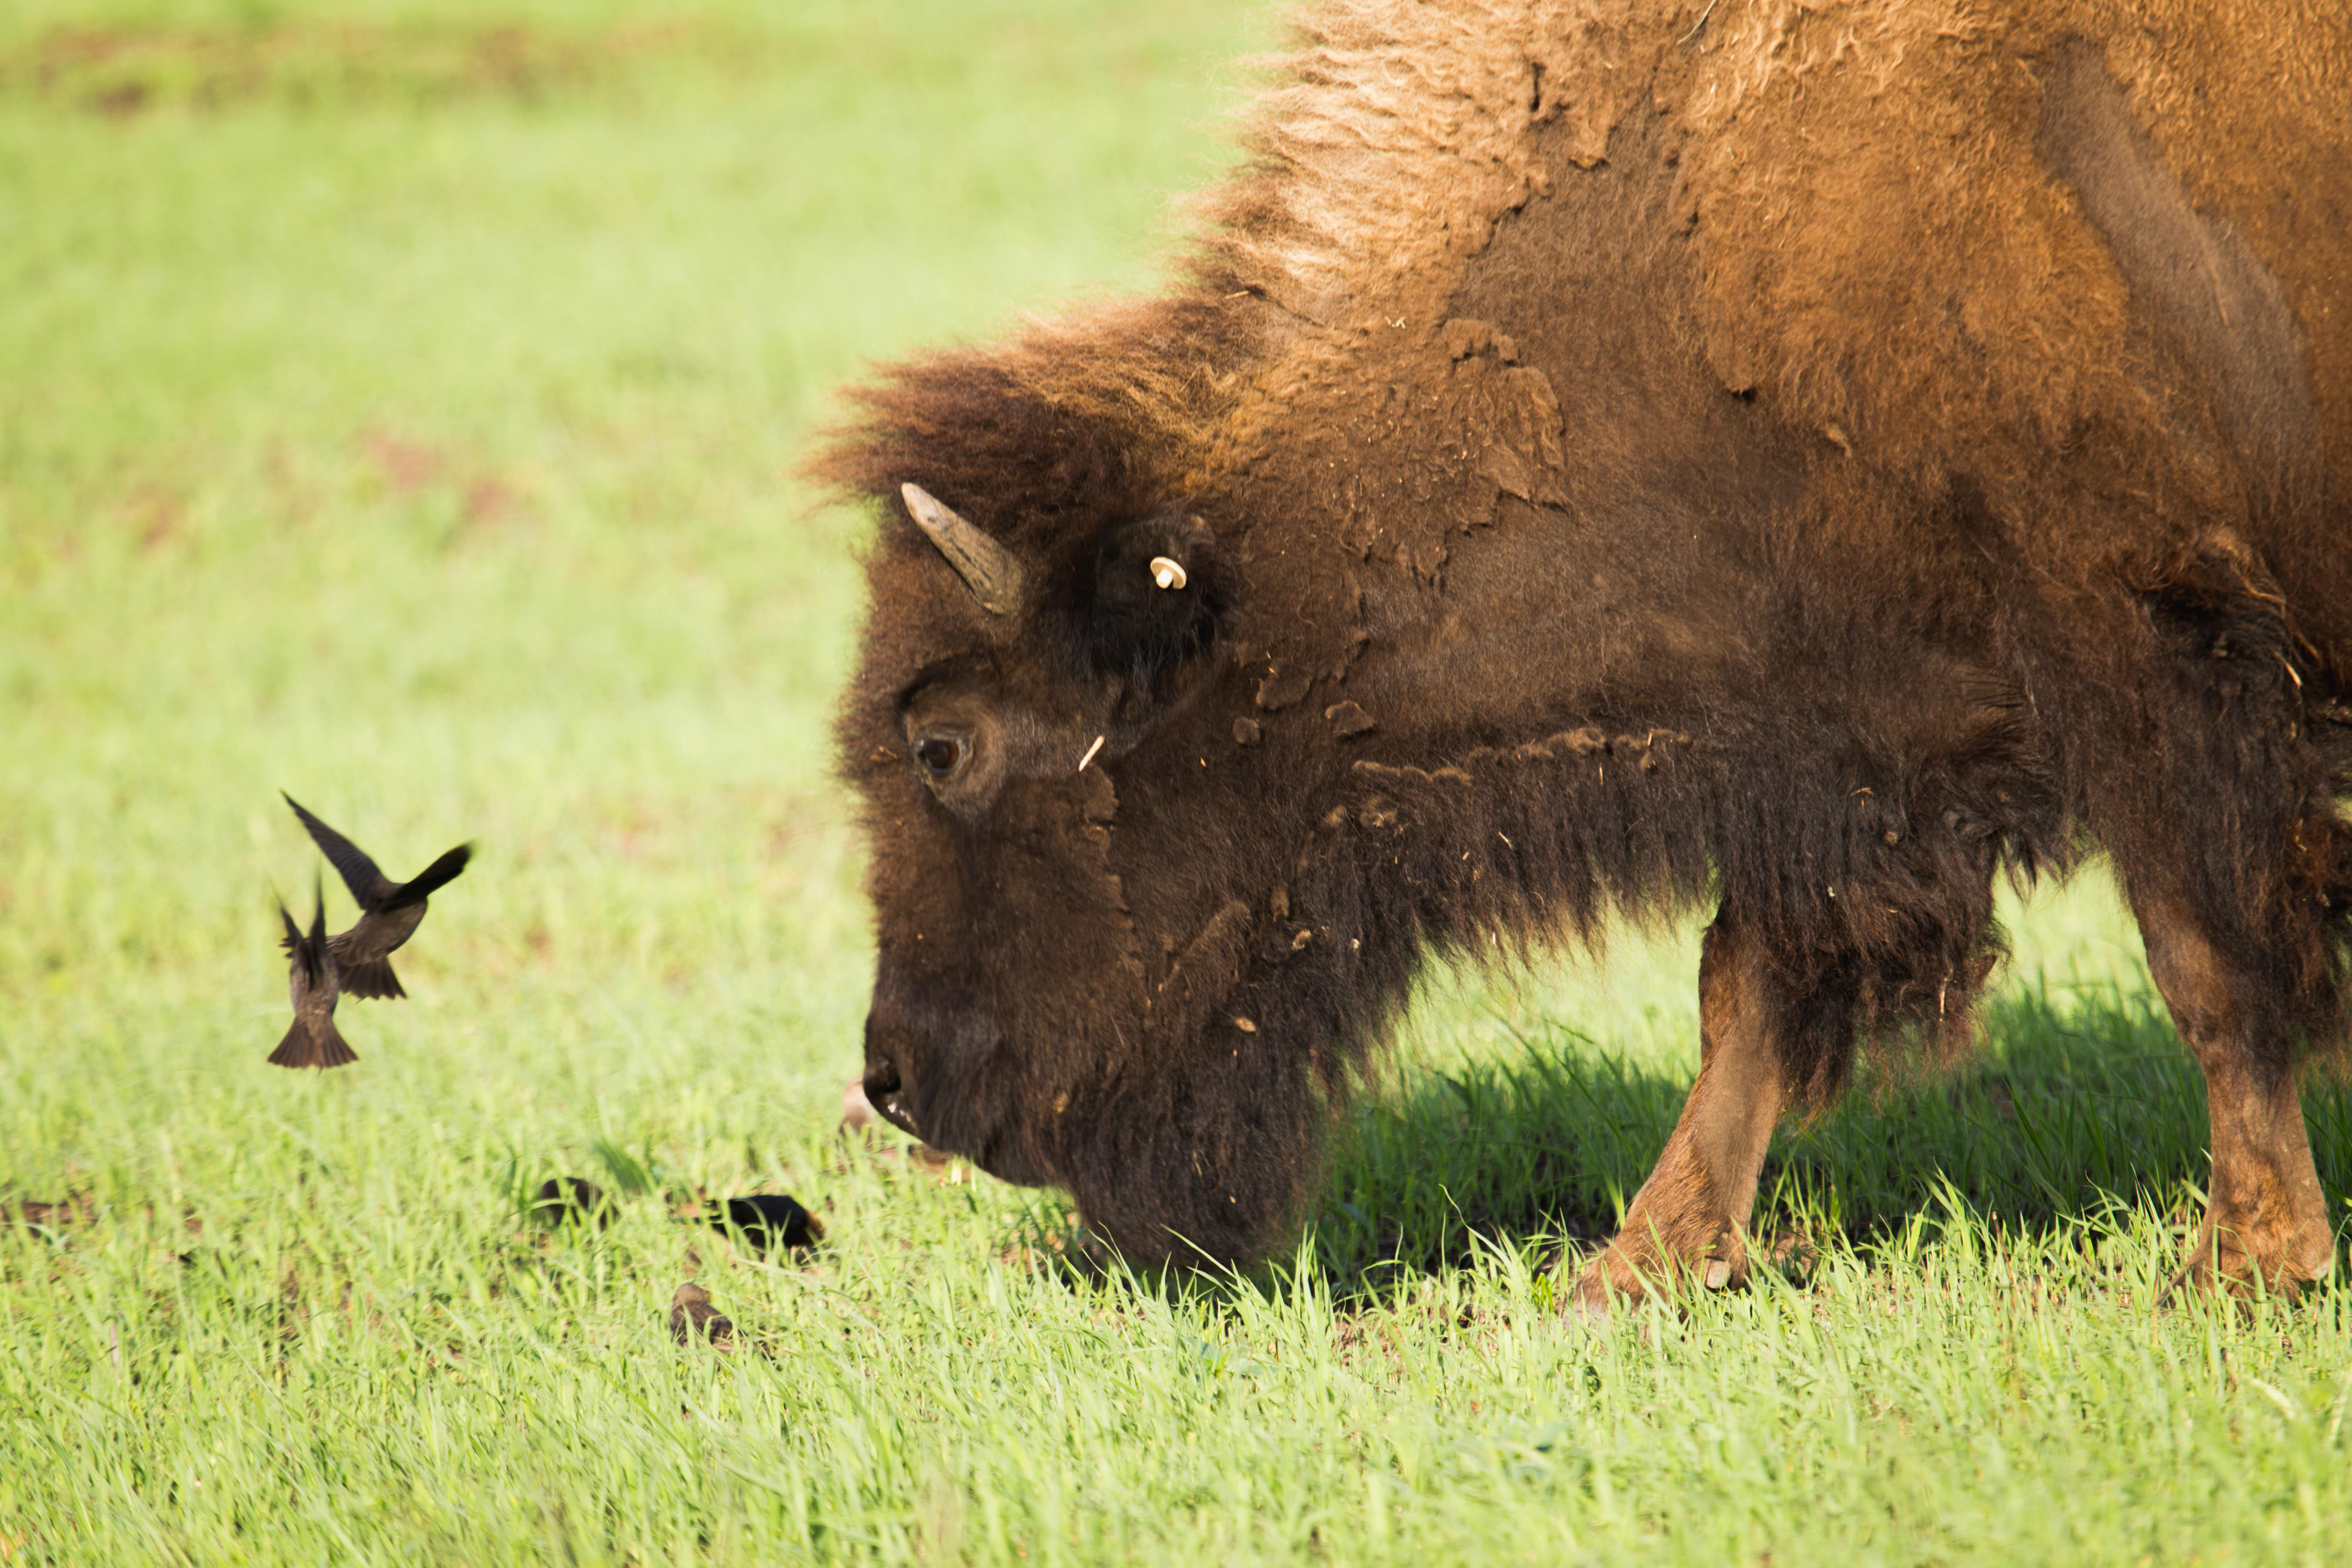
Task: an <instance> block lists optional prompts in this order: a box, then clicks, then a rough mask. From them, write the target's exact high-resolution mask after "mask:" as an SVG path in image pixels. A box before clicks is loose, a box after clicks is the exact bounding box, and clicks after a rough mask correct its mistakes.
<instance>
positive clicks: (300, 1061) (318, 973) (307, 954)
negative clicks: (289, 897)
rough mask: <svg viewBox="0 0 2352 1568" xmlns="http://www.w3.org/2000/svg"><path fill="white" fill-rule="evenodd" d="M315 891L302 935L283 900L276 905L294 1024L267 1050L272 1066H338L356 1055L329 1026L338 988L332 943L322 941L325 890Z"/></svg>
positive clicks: (333, 1012) (324, 928)
mask: <svg viewBox="0 0 2352 1568" xmlns="http://www.w3.org/2000/svg"><path fill="white" fill-rule="evenodd" d="M316 896H317V900H318V902H317V904H316V906H315V912H314V913H313V914H312V915H311V916H310V934H309V935H308V936H305V935H303V932H302V928H301V927H300V926H299V925H295V924H294V917H293V916H292V915H289V914H288V913H287V912H286V905H285V904H278V919H280V920H282V921H284V922H285V923H286V935H285V936H281V937H279V938H278V946H282V947H284V948H285V949H286V953H287V956H288V959H289V962H288V965H287V982H286V988H287V991H288V993H289V995H290V996H291V997H292V998H293V1001H294V1023H293V1027H292V1028H290V1029H289V1030H287V1031H286V1038H285V1039H284V1040H279V1041H278V1049H277V1050H276V1051H271V1052H270V1053H269V1064H270V1065H271V1066H272V1067H322V1068H323V1067H341V1066H342V1065H343V1064H344V1063H346V1062H352V1061H358V1060H359V1059H360V1053H359V1052H358V1051H353V1050H352V1048H351V1046H350V1045H349V1044H348V1043H347V1042H346V1041H345V1040H344V1039H343V1037H342V1034H341V1031H340V1030H337V1029H336V1028H335V1000H336V998H338V997H340V996H341V994H342V991H341V986H340V985H339V984H338V977H337V975H336V970H335V953H334V945H333V944H332V943H331V942H329V941H328V940H327V895H326V891H325V890H324V889H323V888H322V889H320V890H319V892H318V894H317V895H316Z"/></svg>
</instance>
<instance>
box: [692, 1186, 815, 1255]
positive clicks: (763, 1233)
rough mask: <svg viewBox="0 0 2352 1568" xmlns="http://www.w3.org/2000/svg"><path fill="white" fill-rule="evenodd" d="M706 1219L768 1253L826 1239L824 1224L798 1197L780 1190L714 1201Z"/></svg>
mask: <svg viewBox="0 0 2352 1568" xmlns="http://www.w3.org/2000/svg"><path fill="white" fill-rule="evenodd" d="M704 1218H708V1219H709V1221H710V1223H711V1224H713V1225H715V1226H717V1227H719V1228H720V1229H721V1230H733V1231H738V1232H740V1233H741V1235H742V1238H743V1240H744V1243H745V1245H747V1246H749V1247H751V1249H753V1250H754V1251H758V1252H766V1251H769V1250H771V1249H774V1248H777V1247H785V1248H801V1247H814V1246H815V1245H816V1244H817V1243H818V1242H820V1241H822V1240H824V1224H823V1223H822V1222H821V1221H819V1220H818V1218H817V1217H816V1216H815V1215H814V1214H811V1213H810V1212H809V1211H808V1209H807V1207H805V1206H803V1204H802V1203H801V1202H800V1200H799V1199H797V1198H792V1197H785V1196H784V1195H783V1194H782V1193H780V1192H756V1193H753V1194H752V1195H751V1197H730V1198H728V1199H726V1200H724V1201H723V1202H719V1203H713V1204H711V1205H710V1206H709V1208H708V1209H707V1210H706V1212H705V1215H704Z"/></svg>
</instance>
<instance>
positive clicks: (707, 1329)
mask: <svg viewBox="0 0 2352 1568" xmlns="http://www.w3.org/2000/svg"><path fill="white" fill-rule="evenodd" d="M669 1332H670V1335H671V1337H672V1338H674V1339H676V1340H677V1343H680V1344H692V1343H694V1342H695V1341H696V1340H698V1339H702V1340H708V1341H709V1343H710V1345H711V1347H712V1348H713V1349H715V1350H732V1349H733V1348H734V1346H735V1324H734V1322H732V1321H731V1320H730V1319H728V1318H726V1317H723V1316H721V1315H720V1314H719V1309H718V1308H717V1307H714V1306H712V1305H711V1304H710V1292H709V1291H706V1290H704V1289H703V1288H702V1287H701V1286H699V1285H698V1284H696V1283H695V1282H694V1281H691V1280H688V1281H687V1282H686V1283H685V1284H683V1285H680V1286H679V1287H678V1288H677V1294H675V1295H673V1296H672V1297H670V1299H669Z"/></svg>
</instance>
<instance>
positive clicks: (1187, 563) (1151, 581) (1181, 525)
mask: <svg viewBox="0 0 2352 1568" xmlns="http://www.w3.org/2000/svg"><path fill="white" fill-rule="evenodd" d="M1088 588H1089V592H1088V594H1087V605H1086V609H1085V616H1084V632H1083V635H1084V637H1085V640H1086V644H1087V658H1088V662H1089V663H1091V664H1093V665H1094V667H1095V668H1096V669H1097V670H1098V671H1101V672H1102V673H1104V674H1115V675H1118V676H1119V677H1120V678H1122V679H1124V680H1126V681H1127V682H1129V684H1130V685H1136V686H1139V687H1143V688H1145V689H1147V690H1148V689H1150V688H1151V687H1153V686H1154V685H1157V684H1158V682H1159V681H1160V677H1161V676H1162V675H1164V674H1167V673H1168V672H1169V671H1170V670H1171V669H1173V668H1174V667H1175V666H1176V665H1178V664H1182V663H1183V662H1184V661H1185V660H1187V659H1190V658H1192V656H1193V655H1195V654H1197V653H1201V652H1202V650H1204V649H1206V648H1207V647H1208V646H1209V645H1210V644H1211V643H1213V642H1215V641H1216V637H1217V632H1218V631H1219V629H1220V628H1221V627H1222V626H1223V624H1224V622H1225V618H1226V617H1227V615H1228V614H1230V613H1231V612H1232V608H1233V597H1234V595H1233V580H1232V576H1231V574H1230V572H1229V570H1228V569H1227V565H1226V562H1225V559H1224V557H1223V553H1222V552H1221V551H1220V550H1219V549H1218V548H1217V539H1216V536H1215V535H1214V534H1212V533H1211V532H1210V531H1209V528H1208V525H1207V524H1205V523H1203V522H1202V521H1201V519H1200V518H1198V517H1187V516H1185V515H1184V514H1183V513H1181V512H1177V511H1166V512H1159V513H1155V514H1153V515H1152V516H1150V517H1143V518H1140V519H1138V520H1136V521H1133V522H1122V523H1114V524H1112V525H1111V526H1110V527H1109V528H1106V529H1104V530H1103V534H1102V538H1100V539H1099V540H1097V543H1096V546H1095V554H1094V566H1093V580H1092V582H1091V583H1090V584H1089V585H1088Z"/></svg>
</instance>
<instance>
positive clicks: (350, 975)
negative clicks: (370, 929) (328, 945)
mask: <svg viewBox="0 0 2352 1568" xmlns="http://www.w3.org/2000/svg"><path fill="white" fill-rule="evenodd" d="M336 983H337V984H338V985H339V986H341V988H342V993H343V995H345V996H347V997H381V998H385V999H387V1000H392V999H396V998H401V997H404V996H406V995H408V993H407V992H406V991H404V990H403V989H401V988H400V977H399V976H398V975H395V974H394V973H393V972H392V960H391V959H389V958H373V959H371V960H369V961H368V962H367V963H364V964H354V965H352V967H350V968H348V969H343V970H341V971H339V973H338V974H337V977H336Z"/></svg>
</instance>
